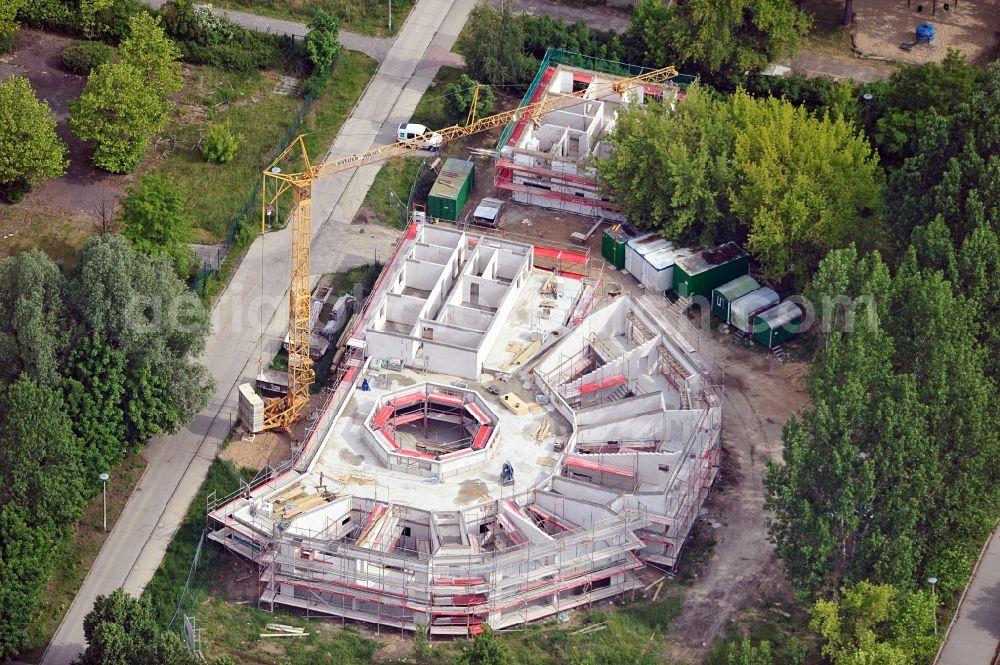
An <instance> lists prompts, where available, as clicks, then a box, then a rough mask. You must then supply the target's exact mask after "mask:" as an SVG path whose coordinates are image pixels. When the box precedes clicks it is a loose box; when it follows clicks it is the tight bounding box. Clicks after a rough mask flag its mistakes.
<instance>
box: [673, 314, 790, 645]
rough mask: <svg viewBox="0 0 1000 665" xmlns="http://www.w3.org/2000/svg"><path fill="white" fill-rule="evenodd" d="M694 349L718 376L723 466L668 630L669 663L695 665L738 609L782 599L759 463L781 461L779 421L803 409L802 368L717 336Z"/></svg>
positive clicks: (785, 592)
mask: <svg viewBox="0 0 1000 665" xmlns="http://www.w3.org/2000/svg"><path fill="white" fill-rule="evenodd" d="M701 344H702V345H703V352H705V354H706V355H707V356H712V357H714V359H715V363H716V366H717V367H718V368H719V369H720V370H721V369H723V368H724V371H725V405H724V408H723V413H722V436H723V447H724V451H725V453H726V456H725V458H724V462H725V463H724V464H723V469H722V474H721V476H720V484H719V486H718V490H717V492H716V493H715V494H714V495H713V497H712V498H711V500H710V501H709V502H708V503H706V507H708V509H709V513H708V515H707V516H706V517H707V520H706V522H707V521H708V520H713V521H715V522H718V523H719V524H721V526H719V527H718V528H715V529H712V530H711V536H712V538H713V539H714V540H715V548H714V551H713V553H712V555H711V556H710V557H709V558H708V560H707V561H706V562H705V564H704V566H703V567H702V569H701V570H700V573H699V575H698V576H697V578H696V579H695V581H694V583H693V585H692V586H691V587H690V588H689V589H688V590H687V591H686V592H685V595H684V609H683V613H682V614H681V616H680V617H679V618H678V619H677V620H676V621H675V622H674V623H673V624H672V625H671V629H670V633H669V635H668V637H669V641H668V651H669V653H668V656H669V657H670V659H671V662H672V661H673V660H685V661H689V662H699V661H700V660H702V659H703V658H704V657H705V655H706V653H707V650H708V647H710V646H711V644H712V642H713V641H715V639H717V638H718V636H719V635H720V633H721V632H722V630H723V629H724V628H725V626H726V622H727V621H729V620H731V619H735V618H736V616H737V615H738V613H739V612H740V611H742V610H743V609H745V608H747V607H751V606H756V605H759V604H760V602H761V600H762V599H763V598H764V597H770V598H776V597H781V598H784V597H788V596H789V594H790V588H789V586H788V584H787V582H785V579H784V576H783V574H782V570H781V562H780V561H779V560H778V558H777V556H776V555H775V553H774V548H773V547H772V545H771V544H770V543H769V542H768V540H767V517H768V516H767V514H766V513H765V512H764V509H763V502H764V487H763V485H762V479H763V477H764V473H765V471H766V468H767V463H768V462H769V461H771V460H779V459H780V458H781V449H782V444H781V429H782V427H783V425H784V423H785V421H786V420H787V419H788V417H789V416H790V415H792V414H793V413H795V412H797V411H801V410H802V409H804V408H806V407H807V406H808V404H809V399H808V395H807V394H806V392H805V384H804V378H805V374H806V371H807V365H806V364H804V363H798V362H784V363H783V362H780V361H778V360H777V359H776V358H774V357H773V356H771V355H770V354H764V353H760V352H758V351H757V350H756V349H751V348H749V347H748V345H747V344H746V343H745V342H744V343H739V342H736V341H735V340H734V339H732V338H729V337H726V336H723V335H718V334H712V335H710V336H705V337H703V339H702V341H701ZM682 566H683V558H682Z"/></svg>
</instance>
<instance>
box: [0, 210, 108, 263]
mask: <svg viewBox="0 0 1000 665" xmlns="http://www.w3.org/2000/svg"><path fill="white" fill-rule="evenodd" d="M94 230H95V229H94V226H93V224H92V223H89V222H87V221H82V220H78V219H71V218H69V216H66V215H54V214H52V213H47V212H41V211H37V210H30V209H28V208H25V207H24V206H23V205H22V206H11V205H7V204H0V257H4V256H15V255H17V254H21V253H22V252H26V251H28V250H29V249H39V250H41V251H43V252H45V254H46V255H47V256H48V257H49V258H51V259H52V260H53V261H58V262H61V263H65V264H66V265H74V264H75V263H76V252H77V250H78V249H80V245H82V244H83V242H84V241H85V240H86V239H87V238H89V237H90V236H91V235H92V234H93V233H94ZM8 233H12V234H13V235H12V236H11V237H8V238H4V236H5V235H6V234H8Z"/></svg>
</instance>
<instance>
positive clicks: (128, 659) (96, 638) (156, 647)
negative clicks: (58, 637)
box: [79, 588, 198, 665]
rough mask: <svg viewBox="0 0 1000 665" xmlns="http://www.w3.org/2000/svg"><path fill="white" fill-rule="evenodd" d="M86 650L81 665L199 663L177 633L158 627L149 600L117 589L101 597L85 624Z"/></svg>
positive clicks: (182, 664) (170, 664) (187, 664)
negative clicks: (134, 596)
mask: <svg viewBox="0 0 1000 665" xmlns="http://www.w3.org/2000/svg"><path fill="white" fill-rule="evenodd" d="M83 633H84V637H85V638H86V640H87V649H86V651H84V652H83V655H82V656H81V657H80V661H79V662H80V664H81V665H109V664H110V665H144V664H146V663H161V664H163V665H194V663H197V662H198V661H197V659H196V658H195V657H194V656H193V655H192V654H191V653H190V652H189V651H188V650H187V647H186V646H185V644H184V642H182V641H181V639H180V636H178V635H177V634H176V633H173V632H170V631H166V630H163V629H162V628H160V626H159V625H158V624H157V622H156V619H155V617H154V615H153V610H152V606H151V605H150V602H149V599H148V598H140V599H139V600H136V599H135V598H132V596H130V595H128V594H127V593H125V590H124V589H121V588H118V589H115V590H114V591H113V592H112V593H111V594H109V595H107V596H98V597H97V600H96V601H95V602H94V609H93V610H91V611H90V613H89V614H88V615H87V616H86V617H85V618H84V620H83Z"/></svg>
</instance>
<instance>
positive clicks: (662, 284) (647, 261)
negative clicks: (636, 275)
mask: <svg viewBox="0 0 1000 665" xmlns="http://www.w3.org/2000/svg"><path fill="white" fill-rule="evenodd" d="M690 255H691V250H689V249H685V248H683V247H681V248H676V247H674V246H673V245H671V244H670V243H667V245H666V247H662V248H660V249H658V250H656V251H653V252H650V253H649V254H646V255H645V256H643V257H642V279H641V280H639V281H640V282H642V285H643V286H644V287H645V288H646V290H647V291H650V292H652V291H655V292H657V293H660V294H662V293H663V292H664V291H669V290H670V289H671V288H673V286H674V265H675V264H676V263H677V259H679V258H681V257H684V256H690Z"/></svg>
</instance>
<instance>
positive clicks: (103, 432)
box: [62, 335, 129, 489]
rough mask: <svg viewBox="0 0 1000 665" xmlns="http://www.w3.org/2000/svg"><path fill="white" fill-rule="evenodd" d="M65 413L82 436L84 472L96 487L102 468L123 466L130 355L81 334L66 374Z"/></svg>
mask: <svg viewBox="0 0 1000 665" xmlns="http://www.w3.org/2000/svg"><path fill="white" fill-rule="evenodd" d="M62 389H63V395H64V400H65V402H66V413H67V415H68V416H69V418H70V422H72V423H73V431H74V433H75V434H76V435H77V437H78V438H79V440H80V450H81V465H82V467H83V469H84V478H86V479H88V480H89V483H88V484H89V485H92V486H93V487H94V488H95V489H96V488H97V477H98V475H99V474H101V473H103V472H105V471H108V470H109V469H113V468H115V467H116V466H118V465H119V464H120V463H121V461H122V460H123V459H124V454H123V453H124V451H125V449H126V448H128V447H129V442H128V441H127V440H126V437H125V414H124V413H123V411H122V408H121V407H122V404H123V403H124V402H125V400H126V395H125V359H124V358H123V357H122V355H121V353H119V352H118V351H116V350H115V349H112V348H111V347H109V346H108V345H107V344H105V343H103V342H102V341H101V339H100V337H99V336H97V335H92V336H86V337H83V338H82V339H80V340H78V341H77V342H76V344H75V345H74V348H73V350H72V351H71V353H70V355H69V359H68V361H67V363H66V372H65V375H64V377H63V379H62Z"/></svg>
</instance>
